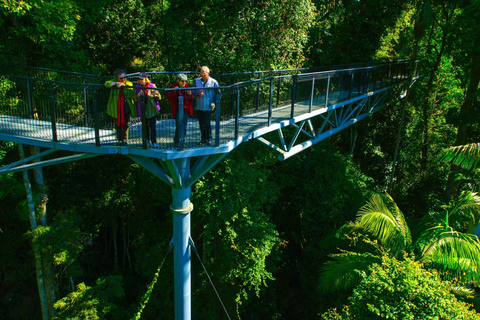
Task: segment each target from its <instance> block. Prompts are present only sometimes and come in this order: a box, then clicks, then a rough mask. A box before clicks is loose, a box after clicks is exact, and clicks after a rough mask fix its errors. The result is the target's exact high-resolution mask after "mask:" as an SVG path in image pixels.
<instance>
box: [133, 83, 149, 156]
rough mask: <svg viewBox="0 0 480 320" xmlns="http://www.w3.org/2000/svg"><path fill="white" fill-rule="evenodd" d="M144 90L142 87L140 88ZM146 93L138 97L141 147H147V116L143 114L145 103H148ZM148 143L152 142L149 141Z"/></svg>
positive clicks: (145, 107) (145, 108)
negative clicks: (141, 97) (140, 97)
mask: <svg viewBox="0 0 480 320" xmlns="http://www.w3.org/2000/svg"><path fill="white" fill-rule="evenodd" d="M140 90H142V91H144V89H140ZM148 99H149V97H148V94H145V93H144V94H143V99H140V112H141V113H142V114H141V117H140V119H141V121H142V147H143V149H147V117H146V114H145V112H146V111H145V110H147V103H148ZM134 108H138V106H137V105H135V106H134ZM150 143H153V142H152V141H150Z"/></svg>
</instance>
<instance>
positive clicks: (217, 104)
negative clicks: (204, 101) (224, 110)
mask: <svg viewBox="0 0 480 320" xmlns="http://www.w3.org/2000/svg"><path fill="white" fill-rule="evenodd" d="M220 107H221V105H220V96H219V95H218V94H217V93H216V91H215V146H216V147H218V146H220V119H221V113H220Z"/></svg>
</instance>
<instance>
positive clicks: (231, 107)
mask: <svg viewBox="0 0 480 320" xmlns="http://www.w3.org/2000/svg"><path fill="white" fill-rule="evenodd" d="M234 84H235V77H232V83H231V85H232V86H233V85H234ZM234 103H235V98H234V97H233V95H230V117H233V115H234V114H235V109H234V107H233V105H234Z"/></svg>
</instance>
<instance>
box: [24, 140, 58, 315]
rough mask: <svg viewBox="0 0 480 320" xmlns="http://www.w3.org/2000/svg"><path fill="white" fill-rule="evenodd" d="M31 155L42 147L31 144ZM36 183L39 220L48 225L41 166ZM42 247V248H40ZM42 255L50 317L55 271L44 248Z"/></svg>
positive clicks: (36, 160)
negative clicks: (39, 210) (38, 200)
mask: <svg viewBox="0 0 480 320" xmlns="http://www.w3.org/2000/svg"><path fill="white" fill-rule="evenodd" d="M30 153H31V155H35V154H38V153H40V148H39V147H38V146H31V147H30ZM32 162H40V159H35V160H33V161H32ZM33 173H34V177H35V183H36V184H37V187H38V190H39V192H40V203H39V204H38V205H39V207H40V209H41V212H40V217H39V221H40V222H41V223H42V225H43V226H47V225H48V221H47V202H48V196H47V194H46V186H45V184H44V181H43V170H42V168H41V167H38V168H35V169H33ZM39 249H40V248H39ZM41 255H42V269H43V274H44V278H43V280H44V287H45V294H46V298H47V307H48V314H49V316H50V318H53V317H54V316H55V308H54V307H53V305H54V304H55V301H56V298H55V292H56V290H55V271H54V268H53V265H52V262H51V259H49V258H48V257H47V256H46V254H45V252H44V250H41Z"/></svg>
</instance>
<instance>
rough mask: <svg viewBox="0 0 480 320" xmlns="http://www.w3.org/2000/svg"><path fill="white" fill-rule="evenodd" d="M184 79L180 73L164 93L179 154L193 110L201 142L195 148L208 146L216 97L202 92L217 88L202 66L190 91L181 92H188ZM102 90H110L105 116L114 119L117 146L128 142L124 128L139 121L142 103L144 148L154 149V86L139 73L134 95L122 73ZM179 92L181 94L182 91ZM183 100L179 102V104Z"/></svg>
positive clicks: (156, 95) (157, 97) (215, 91)
mask: <svg viewBox="0 0 480 320" xmlns="http://www.w3.org/2000/svg"><path fill="white" fill-rule="evenodd" d="M187 80H188V78H187V76H186V75H185V74H183V73H180V74H178V75H177V81H176V83H175V84H173V85H172V86H171V87H170V89H176V90H169V91H168V93H167V100H168V101H170V102H171V103H172V118H174V119H175V123H176V127H175V136H174V143H175V148H177V149H179V150H182V149H183V146H184V143H185V137H186V134H187V123H188V119H189V117H192V116H193V113H194V108H193V104H195V108H196V111H197V118H198V123H199V126H200V134H201V139H200V142H199V143H198V145H199V146H209V145H211V139H212V128H211V123H210V119H211V117H212V112H213V111H214V110H215V106H216V105H215V104H216V101H215V99H216V96H217V97H218V98H219V97H220V90H219V89H202V88H215V87H218V82H217V80H215V79H213V78H212V77H210V69H209V68H208V67H206V66H203V67H202V68H201V69H200V78H197V79H195V85H194V88H196V89H194V90H184V89H186V88H190V86H189V85H188V84H187ZM105 86H106V87H107V88H110V89H111V90H110V97H109V99H108V103H107V114H108V115H109V116H111V117H112V118H114V119H115V130H116V133H117V140H118V141H119V144H120V145H126V144H127V141H128V126H129V122H130V118H132V117H142V108H141V106H142V103H143V104H144V106H145V119H146V121H145V122H146V126H147V130H146V132H147V135H146V139H147V144H148V145H149V146H152V147H154V148H157V147H158V145H157V131H156V118H157V115H158V114H159V113H160V109H161V108H160V100H161V95H160V92H159V91H158V90H157V89H155V88H156V86H155V84H154V83H152V82H151V81H150V79H149V78H148V75H147V74H146V73H140V75H139V76H138V83H137V84H136V87H138V88H137V89H136V92H134V90H133V88H132V87H133V84H132V82H130V81H129V80H127V79H126V74H125V71H123V70H117V71H116V72H115V79H112V80H108V81H106V82H105ZM182 89H183V90H182ZM182 100H183V101H182ZM182 102H183V110H179V105H180V104H181V103H182Z"/></svg>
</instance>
